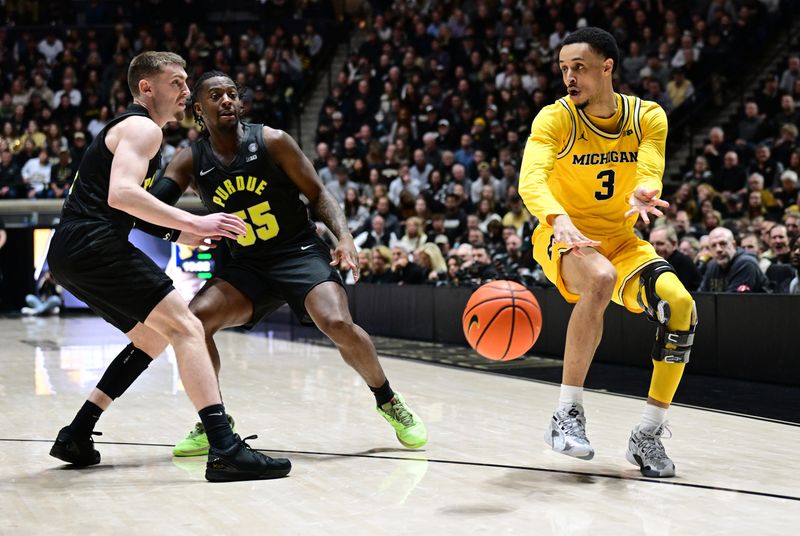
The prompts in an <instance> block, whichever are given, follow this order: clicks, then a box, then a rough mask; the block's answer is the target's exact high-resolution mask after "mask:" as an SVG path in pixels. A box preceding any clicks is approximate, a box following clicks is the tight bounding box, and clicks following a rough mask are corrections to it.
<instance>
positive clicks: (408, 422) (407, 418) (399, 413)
mask: <svg viewBox="0 0 800 536" xmlns="http://www.w3.org/2000/svg"><path fill="white" fill-rule="evenodd" d="M392 410H393V411H394V417H395V419H397V420H398V421H400V423H402V425H403V426H413V425H414V417H413V416H412V415H411V413H410V412H409V411H408V409H407V408H406V407H405V405H404V404H403V403H402V402H395V403H394V404H392Z"/></svg>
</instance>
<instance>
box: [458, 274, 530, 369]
mask: <svg viewBox="0 0 800 536" xmlns="http://www.w3.org/2000/svg"><path fill="white" fill-rule="evenodd" d="M461 324H462V326H463V327H464V336H465V337H466V338H467V342H469V345H470V346H472V348H474V349H475V351H476V352H478V353H479V354H480V355H482V356H483V357H485V358H487V359H492V360H494V361H508V360H511V359H516V358H518V357H519V356H521V355H522V354H524V353H525V352H527V351H528V350H529V349H530V348H531V346H533V344H534V343H535V342H536V339H538V338H539V333H541V331H542V310H541V309H540V308H539V302H538V301H536V298H535V297H534V295H533V294H531V292H530V291H529V290H528V289H526V288H525V287H523V286H522V285H520V284H518V283H514V282H513V281H492V282H491V283H486V284H485V285H483V286H481V287H480V288H479V289H478V290H476V291H475V292H474V293H473V294H472V296H471V297H470V299H469V301H468V302H467V307H466V308H465V309H464V316H462V317H461Z"/></svg>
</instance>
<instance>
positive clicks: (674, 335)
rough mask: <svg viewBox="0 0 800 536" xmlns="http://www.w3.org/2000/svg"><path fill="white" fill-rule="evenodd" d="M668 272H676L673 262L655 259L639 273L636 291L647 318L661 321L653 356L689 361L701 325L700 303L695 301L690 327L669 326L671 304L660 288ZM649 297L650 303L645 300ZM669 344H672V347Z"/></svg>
mask: <svg viewBox="0 0 800 536" xmlns="http://www.w3.org/2000/svg"><path fill="white" fill-rule="evenodd" d="M667 272H672V273H676V272H675V269H674V268H673V267H672V265H670V264H669V263H668V262H666V261H659V262H654V263H653V264H650V265H648V266H646V267H645V268H644V269H643V270H642V273H641V274H640V276H639V293H638V294H637V295H636V301H638V302H639V306H640V307H641V308H642V309H644V312H645V315H647V318H648V319H650V320H651V321H653V322H655V323H657V324H658V330H657V331H656V340H655V343H654V344H653V349H652V350H651V352H650V357H651V358H652V359H654V360H655V361H664V362H667V363H688V362H689V355H690V354H691V351H692V344H693V343H694V332H695V326H696V325H697V306H696V305H695V304H694V302H692V317H691V323H690V326H689V329H688V330H687V331H680V330H675V331H671V330H669V329H667V323H668V322H669V319H670V304H669V302H668V301H667V300H665V299H663V298H661V297H660V296H659V295H658V292H656V280H657V279H658V278H659V277H660V276H661V275H663V274H665V273H667ZM676 276H677V274H676ZM645 299H646V300H647V303H645ZM667 345H669V346H671V347H672V348H668V347H667Z"/></svg>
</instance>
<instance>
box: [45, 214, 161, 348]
mask: <svg viewBox="0 0 800 536" xmlns="http://www.w3.org/2000/svg"><path fill="white" fill-rule="evenodd" d="M47 263H48V265H49V267H50V271H51V272H52V274H53V275H54V276H55V278H56V281H58V283H59V284H60V285H61V286H63V287H64V288H65V289H67V290H68V291H70V292H71V293H73V294H74V295H75V297H77V298H78V299H79V300H81V301H84V302H86V304H87V305H88V306H89V307H90V308H91V309H92V310H93V311H94V312H95V313H97V314H98V315H100V316H101V317H103V318H104V319H105V320H106V321H107V322H108V323H110V324H112V325H113V326H115V327H116V328H117V329H119V330H120V331H122V332H123V333H127V332H128V331H130V330H131V329H133V328H134V326H136V324H137V322H144V321H145V319H146V318H147V317H148V315H149V314H150V313H151V312H152V310H153V309H154V308H155V307H156V305H158V304H159V303H160V302H161V300H163V299H164V297H165V296H166V295H167V294H169V293H170V292H172V290H173V289H174V287H173V286H172V280H171V279H170V278H169V277H168V276H167V275H166V274H165V273H164V271H163V270H162V269H161V268H159V267H158V265H156V263H154V262H153V261H152V260H151V259H150V257H148V256H147V255H145V254H144V253H143V252H142V251H140V250H138V249H137V248H136V247H134V246H133V244H131V243H130V242H128V240H127V239H126V237H123V236H121V235H120V234H119V233H116V232H115V231H114V230H113V229H111V227H110V226H109V225H108V224H104V223H100V222H82V221H68V222H63V223H62V224H61V225H60V226H59V227H58V228H57V229H56V232H55V234H54V235H53V239H52V240H51V241H50V251H49V253H48V256H47Z"/></svg>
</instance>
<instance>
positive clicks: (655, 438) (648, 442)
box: [639, 423, 672, 460]
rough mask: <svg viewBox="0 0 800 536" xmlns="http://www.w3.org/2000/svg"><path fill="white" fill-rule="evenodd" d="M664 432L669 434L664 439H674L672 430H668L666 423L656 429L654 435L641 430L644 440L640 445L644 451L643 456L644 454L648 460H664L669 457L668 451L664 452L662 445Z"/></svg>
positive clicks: (640, 433)
mask: <svg viewBox="0 0 800 536" xmlns="http://www.w3.org/2000/svg"><path fill="white" fill-rule="evenodd" d="M664 432H668V433H669V435H668V436H666V437H665V438H664V439H669V438H670V437H672V430H670V429H669V428H667V425H666V423H665V424H662V425H661V426H659V427H658V428H656V429H655V430H654V431H653V432H652V433H649V432H645V431H643V430H639V435H640V436H641V437H642V439H643V441H641V442H640V443H639V445H640V448H641V449H642V454H644V456H645V457H646V458H651V459H656V460H662V459H664V458H667V457H668V456H667V451H666V450H664V445H663V444H662V443H661V436H662V435H663V433H664Z"/></svg>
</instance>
